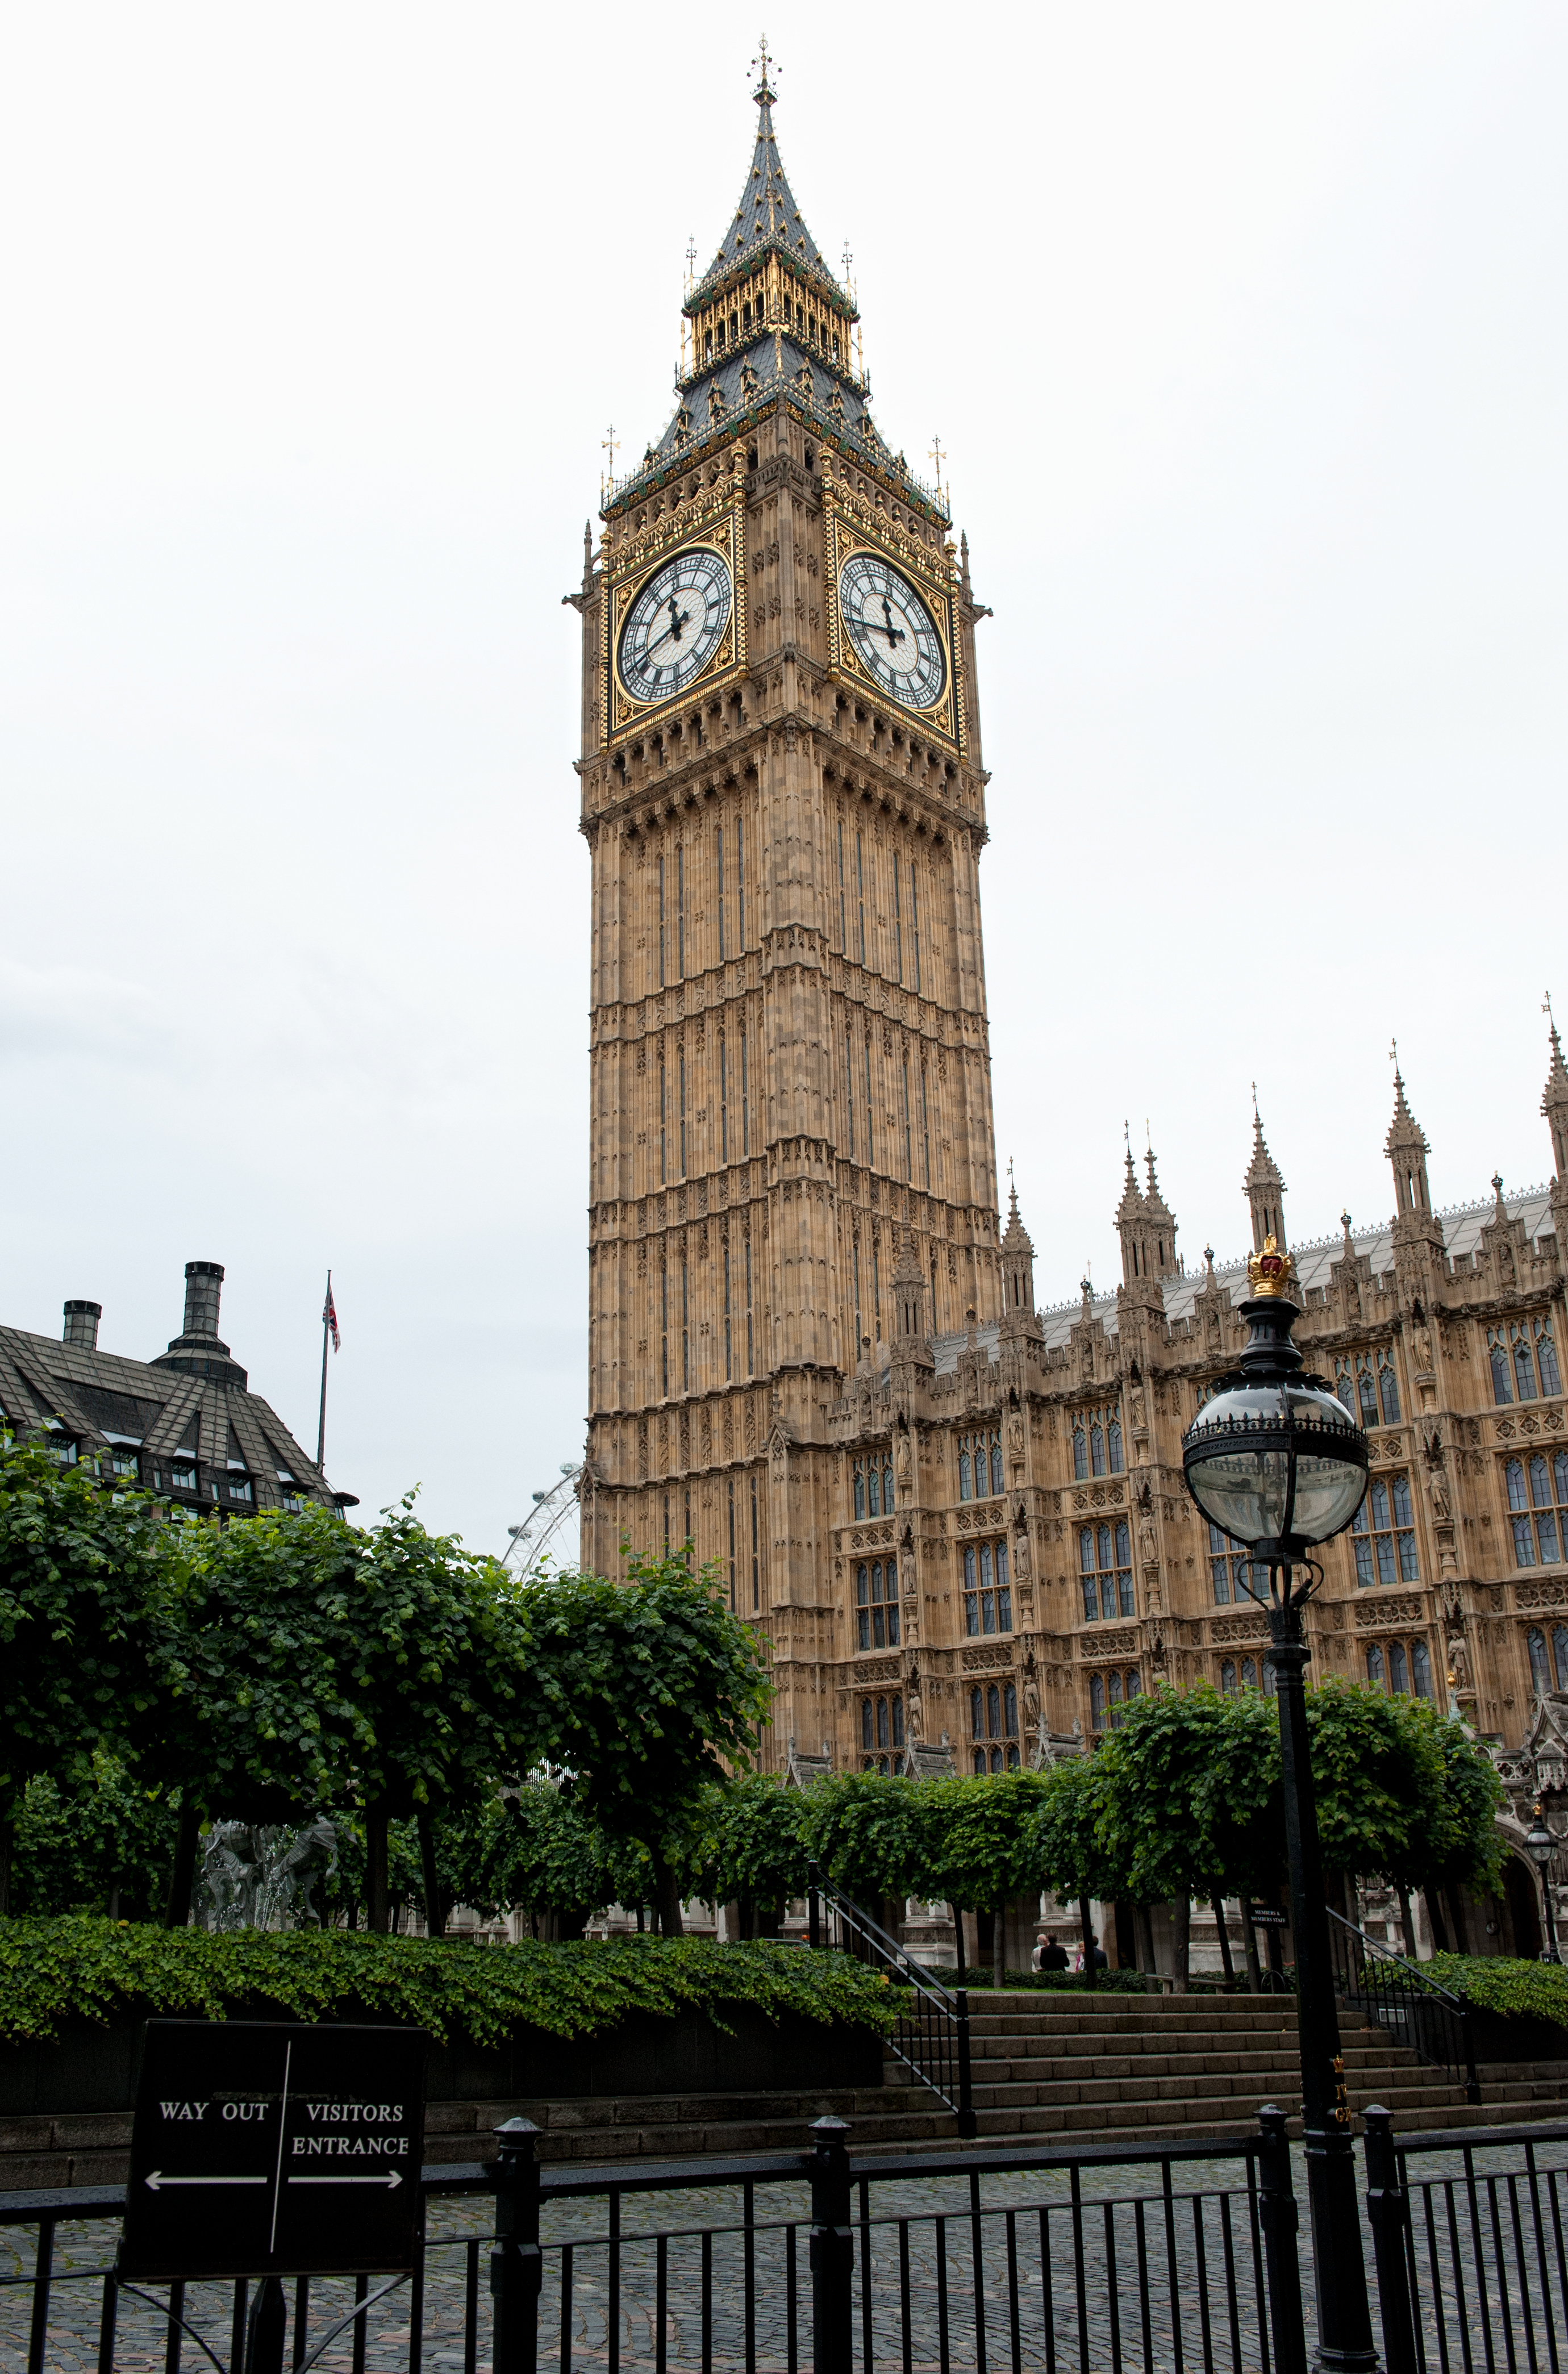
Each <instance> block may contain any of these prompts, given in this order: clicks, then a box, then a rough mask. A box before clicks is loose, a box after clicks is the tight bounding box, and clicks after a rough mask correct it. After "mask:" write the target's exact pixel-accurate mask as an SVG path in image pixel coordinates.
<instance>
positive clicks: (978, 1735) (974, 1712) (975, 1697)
mask: <svg viewBox="0 0 1568 2374" xmlns="http://www.w3.org/2000/svg"><path fill="white" fill-rule="evenodd" d="M969 1735H970V1737H971V1739H984V1736H985V1693H984V1690H980V1689H974V1690H971V1692H970V1694H969Z"/></svg>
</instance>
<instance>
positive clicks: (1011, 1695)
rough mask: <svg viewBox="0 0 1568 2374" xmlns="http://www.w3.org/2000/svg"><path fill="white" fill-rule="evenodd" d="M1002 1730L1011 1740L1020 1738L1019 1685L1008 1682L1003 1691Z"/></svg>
mask: <svg viewBox="0 0 1568 2374" xmlns="http://www.w3.org/2000/svg"><path fill="white" fill-rule="evenodd" d="M1002 1729H1003V1730H1004V1731H1005V1732H1006V1733H1007V1735H1008V1738H1009V1739H1016V1738H1017V1737H1018V1684H1017V1683H1016V1682H1008V1684H1007V1685H1006V1686H1005V1687H1004V1688H1003V1691H1002Z"/></svg>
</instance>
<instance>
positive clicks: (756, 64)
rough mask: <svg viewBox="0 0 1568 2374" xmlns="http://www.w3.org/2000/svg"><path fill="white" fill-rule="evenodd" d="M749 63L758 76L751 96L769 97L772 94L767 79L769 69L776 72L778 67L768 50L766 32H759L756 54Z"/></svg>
mask: <svg viewBox="0 0 1568 2374" xmlns="http://www.w3.org/2000/svg"><path fill="white" fill-rule="evenodd" d="M751 64H752V67H753V69H754V70H755V72H756V73H757V75H758V76H760V81H759V82H758V85H757V88H756V89H755V90H754V91H753V92H752V94H751V95H752V97H753V98H754V99H757V100H762V99H768V98H771V97H772V83H771V82H770V81H769V73H770V70H771V71H772V73H774V74H776V73H777V72H778V68H777V66H776V65H774V64H773V60H772V55H771V53H770V52H769V49H768V36H767V35H766V33H759V34H758V36H757V54H756V56H755V57H754V58H753V59H752V61H751Z"/></svg>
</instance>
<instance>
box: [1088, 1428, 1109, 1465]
mask: <svg viewBox="0 0 1568 2374" xmlns="http://www.w3.org/2000/svg"><path fill="white" fill-rule="evenodd" d="M1089 1464H1090V1466H1091V1469H1092V1471H1093V1473H1094V1474H1095V1475H1104V1473H1105V1429H1104V1428H1103V1427H1102V1426H1100V1425H1094V1426H1091V1428H1090V1429H1089Z"/></svg>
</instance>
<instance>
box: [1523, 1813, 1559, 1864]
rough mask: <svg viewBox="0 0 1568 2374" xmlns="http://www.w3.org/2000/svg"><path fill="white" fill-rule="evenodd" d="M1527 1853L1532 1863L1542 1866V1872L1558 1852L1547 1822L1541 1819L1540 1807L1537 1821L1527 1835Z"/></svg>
mask: <svg viewBox="0 0 1568 2374" xmlns="http://www.w3.org/2000/svg"><path fill="white" fill-rule="evenodd" d="M1525 1851H1526V1853H1527V1855H1528V1856H1529V1858H1530V1860H1531V1862H1532V1863H1539V1865H1540V1867H1541V1869H1542V1871H1544V1870H1545V1869H1546V1867H1547V1864H1548V1863H1550V1861H1551V1858H1552V1856H1553V1855H1554V1854H1555V1853H1556V1852H1557V1840H1556V1839H1554V1838H1553V1837H1552V1835H1551V1832H1550V1830H1549V1829H1548V1828H1547V1827H1546V1824H1545V1822H1544V1821H1543V1819H1542V1818H1541V1810H1540V1807H1539V1805H1538V1806H1537V1807H1536V1818H1535V1821H1534V1823H1533V1824H1532V1826H1531V1827H1530V1828H1529V1829H1528V1830H1527V1831H1526V1833H1525Z"/></svg>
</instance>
